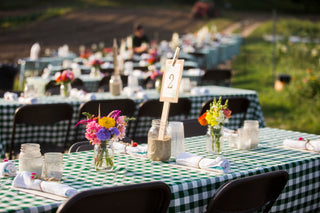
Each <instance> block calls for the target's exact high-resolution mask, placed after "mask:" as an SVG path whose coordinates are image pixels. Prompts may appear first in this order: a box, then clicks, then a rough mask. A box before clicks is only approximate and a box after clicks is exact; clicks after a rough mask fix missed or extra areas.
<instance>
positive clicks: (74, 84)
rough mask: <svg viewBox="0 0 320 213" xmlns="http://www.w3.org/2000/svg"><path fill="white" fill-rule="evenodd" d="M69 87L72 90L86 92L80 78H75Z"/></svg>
mask: <svg viewBox="0 0 320 213" xmlns="http://www.w3.org/2000/svg"><path fill="white" fill-rule="evenodd" d="M71 87H72V88H77V89H82V90H84V91H86V88H85V86H84V82H83V81H82V80H81V79H80V78H75V79H74V80H73V81H72V82H71Z"/></svg>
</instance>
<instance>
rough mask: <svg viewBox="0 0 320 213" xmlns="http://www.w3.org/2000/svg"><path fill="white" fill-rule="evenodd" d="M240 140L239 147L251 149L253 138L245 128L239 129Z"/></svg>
mask: <svg viewBox="0 0 320 213" xmlns="http://www.w3.org/2000/svg"><path fill="white" fill-rule="evenodd" d="M238 134H239V140H238V149H241V150H249V149H250V148H251V138H250V135H249V134H248V131H247V130H246V129H245V128H240V129H238Z"/></svg>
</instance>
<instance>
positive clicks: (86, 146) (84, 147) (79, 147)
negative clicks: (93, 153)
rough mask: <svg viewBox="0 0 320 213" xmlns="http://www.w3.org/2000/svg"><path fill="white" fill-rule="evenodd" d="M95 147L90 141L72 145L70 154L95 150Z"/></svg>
mask: <svg viewBox="0 0 320 213" xmlns="http://www.w3.org/2000/svg"><path fill="white" fill-rule="evenodd" d="M93 147H94V146H93V145H92V144H91V143H90V142H89V141H80V142H76V143H74V144H72V146H70V148H69V153H72V152H82V151H89V150H93Z"/></svg>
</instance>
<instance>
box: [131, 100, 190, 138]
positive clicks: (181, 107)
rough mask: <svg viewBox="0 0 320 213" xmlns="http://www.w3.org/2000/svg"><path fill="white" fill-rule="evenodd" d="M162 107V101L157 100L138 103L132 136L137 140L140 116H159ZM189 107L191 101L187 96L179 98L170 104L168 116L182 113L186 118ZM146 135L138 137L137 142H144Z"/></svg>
mask: <svg viewBox="0 0 320 213" xmlns="http://www.w3.org/2000/svg"><path fill="white" fill-rule="evenodd" d="M162 108H163V102H160V101H159V100H147V101H145V102H143V103H141V104H140V106H139V109H138V115H137V119H136V122H135V125H134V129H133V135H132V138H133V139H134V140H137V139H138V138H137V137H136V130H137V126H138V125H139V122H140V119H141V118H142V117H149V118H160V117H161V113H162ZM190 109H191V101H190V100H189V99H188V98H179V100H178V103H171V104H170V111H169V117H173V116H179V115H182V116H184V118H188V115H189V112H190ZM146 140H147V138H146V137H141V138H139V142H146Z"/></svg>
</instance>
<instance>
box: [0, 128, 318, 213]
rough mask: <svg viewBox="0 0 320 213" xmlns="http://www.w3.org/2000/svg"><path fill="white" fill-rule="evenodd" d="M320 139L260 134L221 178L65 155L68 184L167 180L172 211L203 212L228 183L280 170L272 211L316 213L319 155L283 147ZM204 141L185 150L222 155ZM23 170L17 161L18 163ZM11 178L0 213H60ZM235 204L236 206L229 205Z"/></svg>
mask: <svg viewBox="0 0 320 213" xmlns="http://www.w3.org/2000/svg"><path fill="white" fill-rule="evenodd" d="M298 137H304V138H308V139H320V136H319V135H312V134H306V133H299V132H293V131H285V130H279V129H271V128H262V129H260V144H259V147H258V148H257V149H255V150H250V151H241V150H235V149H230V148H229V147H228V145H227V144H224V145H225V149H224V154H223V156H224V157H225V158H227V159H228V160H229V161H230V164H231V168H230V172H229V173H228V174H217V173H214V172H209V171H205V170H200V169H194V168H189V167H184V166H178V165H175V163H174V160H172V161H170V162H166V163H164V162H152V161H150V160H148V159H144V158H140V157H134V156H130V155H124V154H116V156H115V165H116V166H117V168H119V170H116V171H114V172H110V173H104V172H96V171H95V170H94V168H93V165H92V156H93V152H92V151H89V152H79V153H72V154H65V155H64V161H63V164H64V172H63V179H62V181H63V183H65V184H68V185H70V186H72V187H74V188H76V189H78V190H79V191H83V190H86V189H90V188H98V187H109V186H115V185H124V184H134V183H141V182H150V181H158V180H160V181H164V182H165V183H167V184H168V185H169V187H170V189H171V193H172V195H171V196H172V197H171V203H170V206H169V212H203V211H205V208H206V205H207V204H208V202H209V200H210V198H211V197H212V195H213V194H214V192H215V191H216V189H217V188H218V187H219V186H221V185H222V184H223V183H225V182H227V181H230V180H232V179H236V178H239V177H245V176H251V175H254V174H260V173H265V172H269V171H275V170H286V171H287V172H288V173H289V181H288V183H287V186H286V187H285V189H284V190H283V192H282V194H281V195H280V197H279V198H278V200H277V201H276V203H275V204H274V206H273V207H272V210H271V212H317V211H318V210H319V209H320V194H319V186H320V170H319V166H320V155H319V153H313V152H308V151H298V150H292V149H288V148H285V147H283V146H282V142H283V140H284V139H286V138H292V139H297V138H298ZM205 143H206V142H205V136H199V137H192V138H186V140H185V146H186V151H188V152H192V153H196V154H198V155H201V156H204V157H206V158H216V157H217V156H215V155H212V154H208V153H207V152H206V150H205V147H206V145H205ZM15 163H16V165H18V161H15ZM11 181H12V178H2V179H0V212H55V210H56V208H57V207H58V205H59V204H60V203H59V202H57V201H54V200H50V199H47V198H42V197H39V196H35V195H31V194H27V193H24V192H21V191H20V192H19V191H16V190H12V189H11V188H10V184H11ZM230 202H232V201H230Z"/></svg>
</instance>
